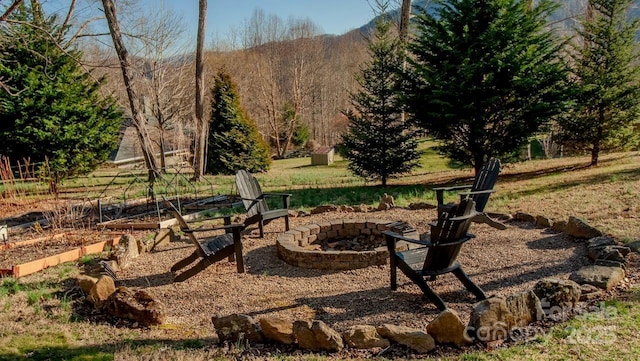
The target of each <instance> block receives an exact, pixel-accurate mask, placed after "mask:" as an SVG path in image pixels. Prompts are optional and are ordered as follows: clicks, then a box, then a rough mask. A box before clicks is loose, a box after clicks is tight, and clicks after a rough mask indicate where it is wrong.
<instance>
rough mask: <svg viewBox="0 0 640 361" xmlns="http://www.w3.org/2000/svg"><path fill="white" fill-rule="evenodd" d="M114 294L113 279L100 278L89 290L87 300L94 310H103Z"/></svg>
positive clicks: (107, 277)
mask: <svg viewBox="0 0 640 361" xmlns="http://www.w3.org/2000/svg"><path fill="white" fill-rule="evenodd" d="M114 292H116V285H115V283H114V281H113V278H111V277H109V276H100V277H99V278H98V281H96V283H95V284H94V285H93V287H92V288H91V289H90V290H89V295H88V296H87V299H88V300H89V302H91V303H92V304H93V306H94V307H95V308H96V309H102V308H104V307H105V306H106V305H107V303H108V302H109V298H110V297H111V295H113V293H114Z"/></svg>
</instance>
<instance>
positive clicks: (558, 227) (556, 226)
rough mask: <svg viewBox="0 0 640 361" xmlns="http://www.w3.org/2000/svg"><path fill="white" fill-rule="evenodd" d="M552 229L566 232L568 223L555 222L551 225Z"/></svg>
mask: <svg viewBox="0 0 640 361" xmlns="http://www.w3.org/2000/svg"><path fill="white" fill-rule="evenodd" d="M551 229H553V230H554V231H556V232H564V230H565V229H567V221H555V222H553V224H552V225H551Z"/></svg>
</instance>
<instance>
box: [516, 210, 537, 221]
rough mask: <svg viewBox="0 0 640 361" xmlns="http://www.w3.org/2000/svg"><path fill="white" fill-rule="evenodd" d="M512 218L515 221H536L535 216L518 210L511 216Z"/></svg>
mask: <svg viewBox="0 0 640 361" xmlns="http://www.w3.org/2000/svg"><path fill="white" fill-rule="evenodd" d="M513 218H514V219H515V220H516V221H522V222H529V223H536V217H535V216H532V215H531V214H528V213H523V212H518V213H516V214H515V215H514V216H513Z"/></svg>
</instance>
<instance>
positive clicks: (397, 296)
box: [118, 209, 587, 332]
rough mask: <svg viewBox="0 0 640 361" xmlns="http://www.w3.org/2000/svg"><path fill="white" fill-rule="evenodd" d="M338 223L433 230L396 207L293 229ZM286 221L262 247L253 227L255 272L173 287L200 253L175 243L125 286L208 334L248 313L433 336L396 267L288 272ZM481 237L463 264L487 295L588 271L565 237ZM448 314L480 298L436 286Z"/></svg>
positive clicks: (130, 275) (422, 305)
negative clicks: (187, 261)
mask: <svg viewBox="0 0 640 361" xmlns="http://www.w3.org/2000/svg"><path fill="white" fill-rule="evenodd" d="M340 218H359V219H362V218H375V219H382V220H389V221H404V222H407V223H409V224H410V225H412V226H413V227H415V228H416V229H418V231H419V232H421V233H423V232H426V231H427V229H428V226H427V225H428V223H429V222H430V221H431V220H432V219H434V218H435V211H433V210H428V211H425V210H420V211H413V210H406V209H393V210H389V211H379V212H370V213H367V214H363V213H340V212H329V213H324V214H320V215H312V216H306V217H297V218H292V219H291V226H292V227H297V226H301V225H304V224H308V223H316V222H320V221H324V220H331V219H340ZM283 223H284V222H283V221H282V220H276V221H274V222H272V223H270V224H269V225H268V226H267V227H266V232H267V233H266V234H265V238H264V239H260V238H259V237H258V230H257V229H256V228H253V227H250V228H249V229H247V231H246V234H245V235H244V236H243V245H244V254H245V264H246V268H247V271H246V273H243V274H238V273H236V266H235V263H229V262H228V261H227V260H224V261H221V262H218V263H216V264H213V265H211V266H209V267H208V268H207V269H205V270H204V271H202V272H200V273H199V274H197V275H196V276H194V277H192V278H190V279H188V280H187V281H185V282H182V283H173V282H172V279H173V275H172V274H171V272H169V269H170V267H171V265H173V263H175V262H177V261H178V260H180V259H182V258H183V257H186V256H187V255H188V254H190V253H191V252H192V251H193V248H192V246H191V245H189V244H188V243H187V242H186V240H184V239H183V240H180V241H177V242H172V243H169V244H166V245H163V246H161V247H159V248H158V249H157V250H156V251H154V252H152V253H147V254H143V255H141V256H140V257H139V258H138V259H137V261H136V263H135V264H134V265H132V266H130V267H129V268H128V269H126V270H124V271H122V272H120V273H119V274H118V276H119V278H120V281H119V282H118V284H119V285H125V286H129V287H136V288H138V287H139V288H143V289H146V290H147V291H149V292H150V293H151V294H153V295H155V296H156V297H157V298H158V299H159V300H160V301H162V302H163V303H164V304H165V305H166V310H167V320H166V322H167V323H168V324H174V325H183V326H186V327H189V328H198V329H205V330H207V329H210V330H211V332H213V326H212V324H211V316H213V315H215V314H220V315H229V314H232V313H245V314H248V315H251V316H253V317H254V318H260V317H266V316H270V317H280V318H284V319H289V320H297V319H319V320H322V321H324V322H326V323H327V324H328V325H330V326H332V327H333V328H335V329H336V330H338V331H344V330H345V329H347V328H348V327H349V326H351V325H357V324H368V325H380V324H383V323H393V324H400V325H405V326H410V327H416V328H420V329H425V328H426V326H427V324H428V323H429V322H430V321H431V320H432V319H433V318H434V317H435V316H436V315H437V314H438V310H437V308H436V307H434V306H433V304H431V303H430V302H428V300H426V299H424V298H423V297H422V293H421V291H420V289H419V288H418V287H417V286H416V285H414V284H413V283H411V281H409V279H408V278H406V277H405V276H404V275H402V273H401V272H398V273H399V279H398V282H399V287H398V289H397V290H396V291H392V290H391V289H390V288H389V267H388V266H386V265H385V266H372V267H368V268H364V269H358V270H351V271H326V270H312V269H303V268H298V267H293V266H290V265H288V264H286V263H284V262H283V261H281V260H280V259H279V258H278V257H277V255H276V247H275V243H276V238H277V236H278V235H279V234H280V232H281V231H282V230H283V229H284V225H283ZM471 232H472V233H474V234H475V235H476V238H475V239H473V240H471V241H470V242H469V243H467V244H466V245H465V246H464V247H463V249H462V252H461V254H460V256H459V257H458V260H459V261H460V263H461V264H462V265H463V267H464V269H465V271H466V272H467V274H469V276H470V277H471V278H472V279H473V280H474V281H475V282H476V283H477V284H478V285H479V286H480V287H481V288H482V289H484V290H485V292H486V293H487V294H488V295H505V296H506V295H509V294H511V293H513V292H517V291H522V290H526V289H529V288H531V287H532V286H533V285H534V284H535V283H536V282H537V281H538V280H540V279H542V278H545V277H552V276H553V277H560V278H567V277H568V275H569V274H570V273H571V272H572V271H574V270H576V269H578V268H580V267H581V266H582V265H585V264H587V258H586V249H585V247H584V245H583V244H582V243H579V242H577V241H575V240H574V239H572V238H571V237H567V236H565V235H563V234H558V233H555V232H550V231H549V230H547V229H542V228H536V227H535V226H533V225H531V224H527V223H520V222H510V223H509V224H508V228H507V230H504V231H498V230H494V229H492V228H490V227H488V226H486V225H483V224H473V225H472V226H471ZM430 284H431V286H432V288H433V289H434V290H435V292H436V293H438V294H439V295H440V296H441V297H442V298H443V299H444V301H445V303H447V305H448V306H449V307H450V308H453V309H455V310H456V311H458V313H459V314H460V316H461V317H462V318H463V321H468V318H469V314H470V311H471V305H472V303H473V302H474V298H473V296H472V295H471V294H470V293H469V292H467V291H466V290H465V289H464V288H463V286H462V285H461V284H460V282H458V280H457V279H456V278H455V277H454V276H453V275H450V274H449V275H444V276H441V277H439V278H438V279H437V280H435V281H433V282H430Z"/></svg>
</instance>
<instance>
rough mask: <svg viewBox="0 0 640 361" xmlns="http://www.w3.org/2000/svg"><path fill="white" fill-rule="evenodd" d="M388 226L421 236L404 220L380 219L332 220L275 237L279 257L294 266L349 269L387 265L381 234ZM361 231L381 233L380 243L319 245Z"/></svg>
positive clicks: (370, 233) (387, 256)
mask: <svg viewBox="0 0 640 361" xmlns="http://www.w3.org/2000/svg"><path fill="white" fill-rule="evenodd" d="M386 230H391V231H393V232H397V233H399V234H402V235H404V236H406V237H411V238H417V237H418V232H417V231H416V230H415V229H414V228H413V227H411V226H409V225H407V224H406V223H404V222H398V221H385V220H379V219H369V220H357V219H344V220H333V221H330V222H320V223H313V224H307V225H304V226H301V227H297V228H295V229H291V230H289V231H286V232H284V233H283V234H281V235H280V236H279V237H278V239H277V241H276V247H277V252H278V257H279V258H280V259H282V260H283V261H285V262H286V263H288V264H290V265H292V266H297V267H302V268H315V269H327V270H350V269H357V268H364V267H369V266H374V265H384V264H387V263H388V261H389V253H388V251H387V247H386V246H385V243H384V238H383V235H382V232H383V231H386ZM361 235H365V236H369V235H374V236H377V237H379V238H380V246H379V247H376V248H375V249H374V250H370V251H351V250H344V251H333V250H328V251H324V250H320V249H318V248H319V247H318V245H319V243H320V242H323V241H327V240H332V239H336V240H337V239H340V238H347V237H358V236H361ZM405 247H406V245H405Z"/></svg>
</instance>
